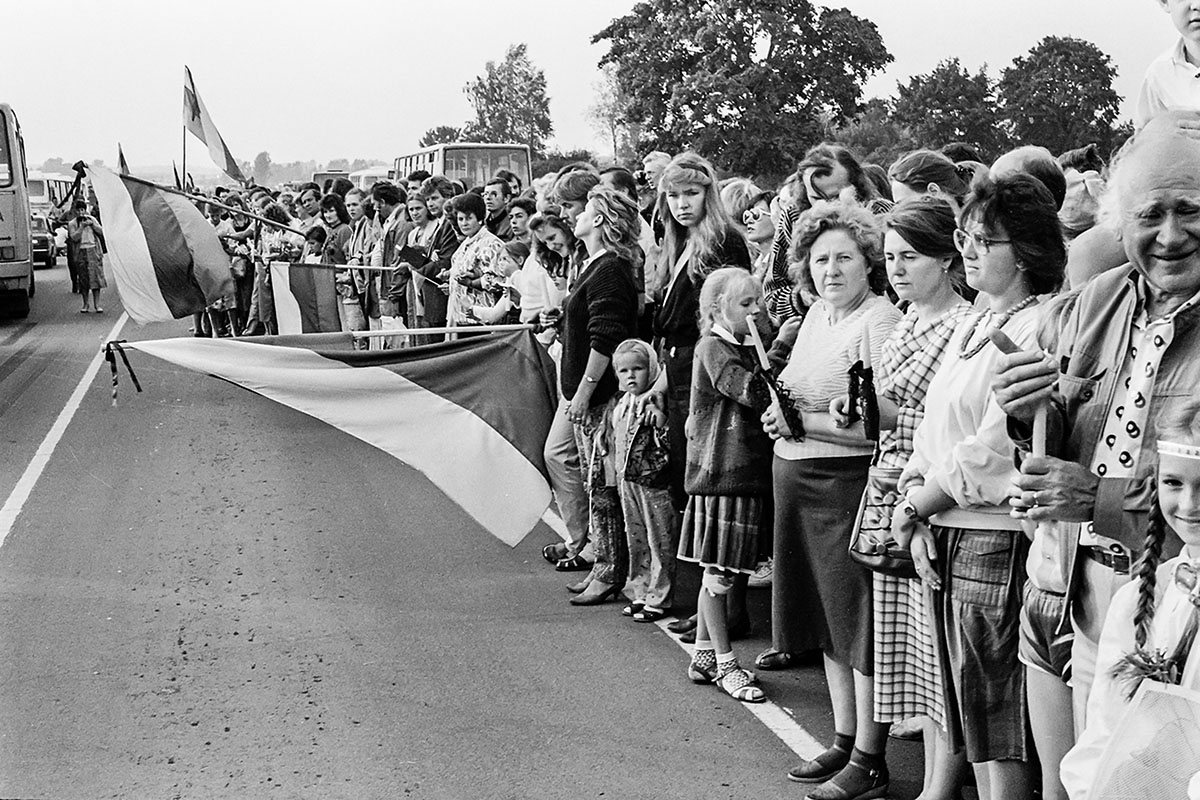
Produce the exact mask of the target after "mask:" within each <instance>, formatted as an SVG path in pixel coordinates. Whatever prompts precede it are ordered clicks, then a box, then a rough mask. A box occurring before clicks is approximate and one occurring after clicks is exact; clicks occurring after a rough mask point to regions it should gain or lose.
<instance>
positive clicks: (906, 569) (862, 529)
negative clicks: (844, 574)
mask: <svg viewBox="0 0 1200 800" xmlns="http://www.w3.org/2000/svg"><path fill="white" fill-rule="evenodd" d="M900 472H901V471H900V470H899V469H895V468H891V467H879V466H872V467H871V468H870V470H869V471H868V472H867V488H866V489H864V490H863V496H862V500H861V501H859V504H858V514H857V516H856V517H855V519H854V532H853V533H852V534H850V559H851V560H852V561H856V562H858V563H859V564H862V565H863V566H864V567H866V568H867V569H869V570H871V571H872V572H878V573H880V574H881V575H891V576H892V577H894V578H908V579H911V580H915V579H916V578H917V568H916V566H915V565H914V564H913V559H912V553H911V552H909V550H908V548H906V547H901V546H900V545H898V544H896V541H895V540H894V539H892V511H893V510H894V509H895V508H896V504H897V503H899V502H900V492H899V489H898V488H897V484H898V483H899V481H900Z"/></svg>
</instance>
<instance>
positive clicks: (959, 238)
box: [954, 228, 1012, 254]
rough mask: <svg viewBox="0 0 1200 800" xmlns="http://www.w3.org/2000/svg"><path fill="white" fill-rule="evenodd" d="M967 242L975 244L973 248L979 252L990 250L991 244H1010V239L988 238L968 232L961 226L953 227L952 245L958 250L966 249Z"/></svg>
mask: <svg viewBox="0 0 1200 800" xmlns="http://www.w3.org/2000/svg"><path fill="white" fill-rule="evenodd" d="M967 242H970V243H971V244H973V245H975V249H976V250H977V251H978V252H980V253H985V254H986V253H990V252H992V246H993V245H997V244H1012V239H989V238H987V237H986V236H981V235H979V234H978V233H969V232H967V231H964V230H963V229H962V228H955V229H954V246H955V247H957V248H958V251H959V252H960V253H961V252H962V251H964V250H966V249H967Z"/></svg>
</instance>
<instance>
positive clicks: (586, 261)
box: [579, 247, 608, 275]
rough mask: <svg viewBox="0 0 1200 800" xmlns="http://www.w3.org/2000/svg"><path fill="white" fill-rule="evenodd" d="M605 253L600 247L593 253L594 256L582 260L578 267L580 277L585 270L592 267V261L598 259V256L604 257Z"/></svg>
mask: <svg viewBox="0 0 1200 800" xmlns="http://www.w3.org/2000/svg"><path fill="white" fill-rule="evenodd" d="M607 252H608V251H607V250H605V249H604V248H603V247H601V248H600V249H599V250H597V251H596V252H595V254H593V255H590V256H588V257H587V258H586V259H584V262H583V263H582V264H580V265H579V274H580V275H582V274H583V273H584V271H585V270H587V268H588V267H590V266H591V265H592V262H593V261H595V260H596V259H598V258H600V256H602V255H604V254H605V253H607Z"/></svg>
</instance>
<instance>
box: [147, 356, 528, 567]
mask: <svg viewBox="0 0 1200 800" xmlns="http://www.w3.org/2000/svg"><path fill="white" fill-rule="evenodd" d="M125 346H126V347H129V348H134V349H137V350H141V351H142V352H145V353H148V354H150V355H152V356H155V357H157V358H161V359H163V360H164V361H169V362H171V363H173V364H177V365H179V366H182V367H186V368H188V369H192V370H196V371H199V372H206V373H208V374H210V375H215V376H216V377H218V378H223V379H225V380H228V381H231V382H232V383H236V384H238V385H240V386H244V387H246V388H247V389H250V390H251V391H254V392H256V393H258V394H261V395H263V396H264V397H267V398H270V399H271V400H274V401H276V402H277V403H281V404H283V405H285V406H288V407H289V408H294V409H296V410H297V411H300V412H303V413H305V414H308V415H309V416H312V417H316V418H317V419H319V420H322V421H324V422H327V423H328V424H330V425H332V426H334V427H335V428H338V429H340V430H342V431H345V432H346V433H349V434H350V435H351V436H354V437H355V438H358V439H361V440H362V441H364V442H366V443H368V444H370V445H373V446H375V447H378V448H379V449H380V450H383V451H384V452H385V453H388V454H390V455H392V456H394V457H395V458H397V459H399V460H400V461H403V462H404V463H405V464H408V465H409V466H411V467H413V468H415V469H416V470H418V471H419V472H421V473H422V474H424V475H425V476H426V477H427V478H429V480H430V481H431V482H432V483H433V484H434V485H436V486H437V487H438V488H439V489H441V491H442V492H444V493H445V494H446V495H447V496H448V497H449V498H450V499H451V500H452V501H454V502H455V503H456V504H457V505H458V506H459V507H461V508H462V509H463V510H464V511H465V512H466V513H467V514H469V515H470V516H471V517H472V518H473V519H475V520H476V521H477V522H479V524H480V525H482V526H483V527H484V528H486V529H487V530H488V531H489V532H491V533H492V534H493V535H494V536H496V537H497V538H498V539H500V541H502V542H504V543H505V544H507V545H509V546H510V547H515V546H516V545H517V544H518V543H519V542H520V541H521V540H522V539H523V538H524V537H525V536H526V534H528V533H529V531H530V530H532V529H533V528H534V526H535V525H536V524H537V522H538V520H539V519H541V516H542V514H543V513H544V512H545V511H546V509H547V508H548V507H549V505H550V500H551V495H550V487H549V485H548V484H547V483H546V479H545V478H544V477H543V476H542V473H541V472H539V471H538V468H537V467H535V466H534V465H533V464H532V463H530V461H529V460H528V459H527V458H526V457H525V456H523V455H522V454H521V452H520V451H519V450H517V449H516V448H515V447H514V446H513V445H512V443H510V442H509V441H508V440H507V439H505V438H504V437H503V436H501V435H500V434H499V433H498V432H497V431H496V430H495V429H494V428H492V427H491V426H490V425H488V424H487V423H486V422H484V421H483V420H482V419H481V418H480V417H478V416H476V415H475V414H474V413H472V412H471V411H469V410H468V409H466V408H463V407H462V406H459V405H457V404H456V403H453V402H451V401H450V400H448V399H446V398H444V397H442V396H441V395H439V394H436V393H434V392H431V391H429V390H427V389H425V388H424V387H422V386H420V385H418V384H416V383H414V382H413V381H410V380H408V379H407V378H405V377H403V376H401V375H398V374H396V373H395V372H392V371H390V370H388V369H384V368H382V367H362V366H355V367H352V366H348V365H347V364H344V363H342V362H340V361H336V360H333V359H329V358H325V357H323V356H321V355H319V354H317V353H314V352H312V351H311V350H305V349H302V348H299V347H282V346H272V345H263V344H255V343H252V342H244V341H233V340H228V339H224V340H222V339H196V338H185V339H164V340H160V341H151V342H128V343H126V344H125Z"/></svg>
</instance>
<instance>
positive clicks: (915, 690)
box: [872, 301, 971, 727]
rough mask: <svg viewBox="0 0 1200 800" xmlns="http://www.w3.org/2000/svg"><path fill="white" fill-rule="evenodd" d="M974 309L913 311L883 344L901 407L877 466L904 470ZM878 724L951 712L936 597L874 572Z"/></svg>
mask: <svg viewBox="0 0 1200 800" xmlns="http://www.w3.org/2000/svg"><path fill="white" fill-rule="evenodd" d="M970 312H971V306H970V305H969V304H968V303H967V302H966V301H963V302H960V303H958V304H957V305H955V306H954V307H953V308H951V309H950V310H948V311H946V312H944V313H943V314H942V315H941V316H939V317H938V318H937V319H934V320H932V321H925V320H921V319H918V317H917V315H916V313H915V311H914V310H913V309H911V308H910V309H909V311H908V313H907V314H905V316H904V319H902V320H901V321H900V324H899V325H897V326H896V328H895V330H894V331H893V332H892V335H891V336H890V337H888V340H887V341H886V342H885V343H884V345H883V351H882V353H881V355H880V363H879V384H878V389H879V393H880V395H881V396H882V397H884V398H887V399H888V400H890V401H891V402H892V403H894V404H895V405H896V408H897V409H898V410H897V414H896V427H895V429H893V430H890V431H883V432H882V433H881V435H880V441H879V460H878V465H879V466H881V467H889V468H894V469H900V468H902V467H904V465H905V463H907V461H908V457H909V456H910V455H911V454H912V449H913V444H912V437H913V432H914V431H916V429H917V425H918V424H920V422H921V418H922V417H923V416H924V413H925V392H926V390H927V389H928V388H929V381H930V380H931V379H932V378H933V375H934V373H935V372H937V368H938V366H939V365H940V364H941V363H942V357H943V355H944V354H945V351H946V345H947V344H948V343H949V341H950V337H951V335H953V333H954V329H955V328H956V327H957V325H958V323H959V322H960V321H962V320H963V319H964V318H965V317H967V316H969V315H970ZM872 580H873V586H872V614H873V617H874V642H873V645H874V659H875V719H876V720H877V721H879V722H899V721H901V720H905V719H910V718H912V717H918V716H928V717H930V718H931V719H933V720H934V721H935V722H936V723H937V724H938V725H939V726H941V727H945V724H946V708H945V702H944V699H943V693H942V678H941V671H940V669H939V668H938V658H937V650H936V647H935V645H934V633H933V614H932V609H931V608H930V602H931V601H930V598H929V596H928V594H927V592H926V590H925V587H924V586H923V585H922V583H921V582H920V581H919V580H905V579H903V578H895V577H892V576H890V575H881V574H879V573H873V575H872Z"/></svg>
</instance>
